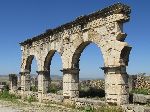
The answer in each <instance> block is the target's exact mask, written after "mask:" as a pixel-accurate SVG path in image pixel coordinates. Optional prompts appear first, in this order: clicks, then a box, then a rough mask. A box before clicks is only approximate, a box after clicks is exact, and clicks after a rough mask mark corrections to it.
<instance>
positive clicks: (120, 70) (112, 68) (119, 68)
mask: <svg viewBox="0 0 150 112" xmlns="http://www.w3.org/2000/svg"><path fill="white" fill-rule="evenodd" d="M101 69H102V70H104V72H105V73H108V72H109V73H110V74H117V73H126V66H123V65H121V66H108V67H101Z"/></svg>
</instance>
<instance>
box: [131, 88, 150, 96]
mask: <svg viewBox="0 0 150 112" xmlns="http://www.w3.org/2000/svg"><path fill="white" fill-rule="evenodd" d="M130 93H135V94H144V95H149V93H150V90H148V89H146V88H136V89H133V90H132V91H131V92H130Z"/></svg>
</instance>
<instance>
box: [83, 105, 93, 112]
mask: <svg viewBox="0 0 150 112" xmlns="http://www.w3.org/2000/svg"><path fill="white" fill-rule="evenodd" d="M84 112H94V109H92V107H91V106H86V107H85V109H84Z"/></svg>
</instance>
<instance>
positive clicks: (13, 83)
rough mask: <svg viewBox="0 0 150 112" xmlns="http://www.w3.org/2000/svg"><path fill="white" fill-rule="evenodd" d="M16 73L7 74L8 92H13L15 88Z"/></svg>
mask: <svg viewBox="0 0 150 112" xmlns="http://www.w3.org/2000/svg"><path fill="white" fill-rule="evenodd" d="M17 78H18V77H17V75H16V74H10V75H9V81H10V92H12V93H13V92H15V91H16V90H17Z"/></svg>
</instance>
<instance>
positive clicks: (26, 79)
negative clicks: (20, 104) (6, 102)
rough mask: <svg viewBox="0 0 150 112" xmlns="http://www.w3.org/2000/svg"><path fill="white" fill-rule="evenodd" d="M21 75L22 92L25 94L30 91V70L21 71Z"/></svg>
mask: <svg viewBox="0 0 150 112" xmlns="http://www.w3.org/2000/svg"><path fill="white" fill-rule="evenodd" d="M20 75H21V93H22V95H24V92H25V91H30V72H29V71H26V72H20Z"/></svg>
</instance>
